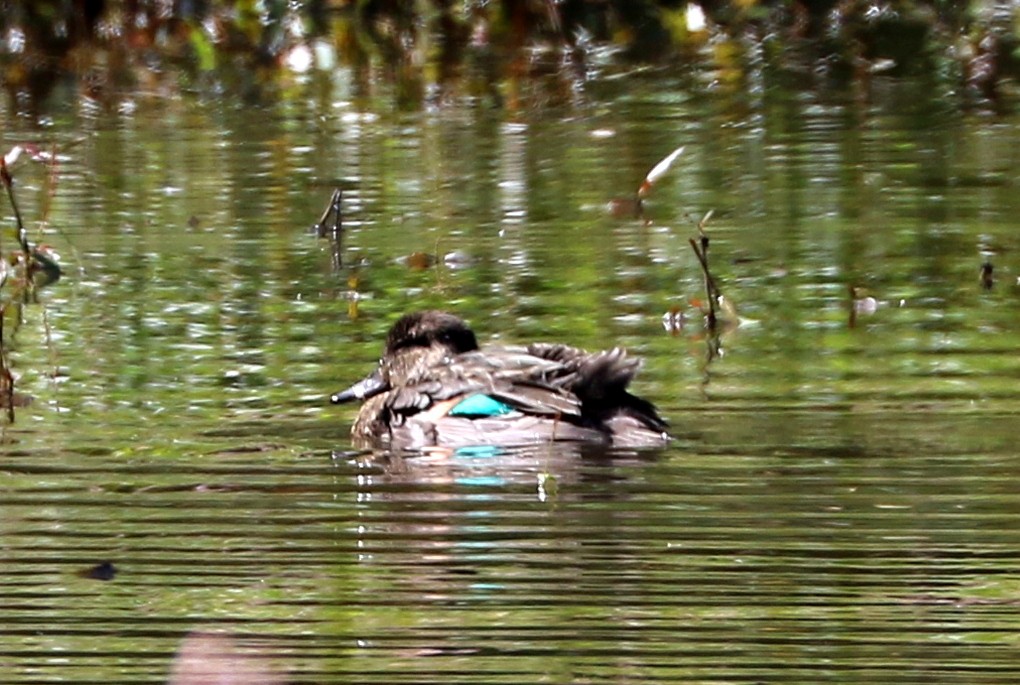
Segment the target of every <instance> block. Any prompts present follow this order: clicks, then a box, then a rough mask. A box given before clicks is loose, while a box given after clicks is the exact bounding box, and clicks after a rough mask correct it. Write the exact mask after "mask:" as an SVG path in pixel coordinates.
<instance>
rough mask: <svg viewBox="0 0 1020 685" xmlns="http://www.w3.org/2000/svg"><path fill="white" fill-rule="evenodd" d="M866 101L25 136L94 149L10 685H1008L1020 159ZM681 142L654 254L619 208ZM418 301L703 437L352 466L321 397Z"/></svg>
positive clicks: (346, 118) (705, 104)
mask: <svg viewBox="0 0 1020 685" xmlns="http://www.w3.org/2000/svg"><path fill="white" fill-rule="evenodd" d="M875 88H876V93H875V102H874V103H872V104H865V103H862V102H860V101H852V102H844V101H842V100H840V99H839V98H836V97H833V98H832V101H827V100H825V99H824V98H819V97H814V96H812V97H808V96H806V95H803V94H796V95H790V96H783V94H776V95H770V96H769V97H767V98H766V99H765V100H763V101H762V102H752V103H750V107H749V108H748V107H747V103H733V102H729V101H728V100H727V96H726V94H725V93H721V94H716V95H705V94H702V95H698V96H695V95H691V94H690V93H688V92H686V91H684V90H682V89H681V88H680V87H679V86H674V85H673V84H670V83H663V82H662V81H661V80H658V81H655V82H652V81H651V80H645V79H643V78H642V77H641V76H636V77H632V78H631V79H629V80H626V81H625V82H620V83H616V84H615V85H612V86H605V92H594V93H591V94H589V97H590V100H591V101H590V103H588V107H587V109H580V110H577V111H574V110H571V111H566V110H555V111H541V112H526V113H517V114H508V113H505V112H497V111H491V110H488V109H484V108H475V107H471V106H464V107H459V106H451V107H450V108H449V109H448V110H443V111H440V112H437V113H425V114H422V115H403V114H402V115H399V116H397V115H391V114H388V113H387V112H386V111H384V110H377V109H372V108H370V107H361V106H355V105H353V104H351V103H348V102H343V101H339V100H337V101H334V100H333V99H331V98H326V97H324V96H323V97H322V98H320V99H316V97H314V96H309V98H308V100H307V101H296V102H294V103H292V104H290V105H288V106H284V105H280V106H279V107H278V108H275V109H271V110H263V111H259V110H250V109H235V108H233V107H232V106H230V105H229V104H224V103H219V104H210V103H201V102H179V101H162V100H158V99H144V98H140V100H139V102H137V103H135V104H136V108H135V110H134V111H133V113H131V114H130V115H124V114H115V113H96V112H91V111H77V110H74V109H68V110H67V111H64V112H63V113H62V114H60V115H59V116H56V117H55V119H54V123H53V125H52V126H51V127H50V128H49V129H46V130H43V131H41V132H40V131H37V130H30V129H26V128H24V124H23V123H21V122H19V121H18V120H17V119H15V118H13V117H11V116H10V115H6V116H7V124H8V125H7V127H6V128H5V129H4V131H5V132H4V142H5V144H6V145H10V144H13V143H14V142H18V141H22V140H25V139H26V138H29V137H31V138H32V139H40V138H41V139H43V140H45V141H46V142H53V141H56V143H57V144H58V148H59V149H64V148H65V147H66V151H65V152H64V154H65V155H66V159H64V161H63V162H62V163H61V166H60V169H59V174H58V184H57V187H56V194H55V196H54V200H53V202H54V205H53V209H52V210H51V212H50V215H49V216H48V217H47V218H48V224H47V227H46V234H45V237H44V238H43V239H44V240H45V242H49V243H51V244H53V245H54V246H55V247H56V248H57V250H58V251H59V252H60V253H61V255H62V256H63V258H64V265H65V267H66V275H65V277H64V278H63V279H62V280H60V281H59V282H58V283H57V284H55V285H53V286H51V287H49V288H48V289H46V290H44V291H43V292H41V293H40V294H39V298H38V299H39V302H38V303H36V304H29V305H26V306H24V307H21V308H20V319H19V322H18V323H17V325H14V324H13V322H12V319H11V318H10V317H11V314H10V313H9V314H8V316H9V318H8V322H7V324H6V328H5V332H4V334H5V340H6V342H7V344H8V354H9V357H10V363H11V366H12V367H13V369H14V370H15V371H16V373H17V374H18V381H17V389H18V390H19V392H24V393H27V394H30V395H31V396H33V398H34V402H33V403H32V404H31V405H30V406H29V407H26V408H19V409H18V410H17V417H16V421H15V423H14V424H12V425H10V426H7V427H6V428H5V430H4V433H3V438H4V443H3V445H2V447H0V476H2V477H0V526H2V531H0V569H2V571H3V573H2V576H0V615H2V618H3V620H2V621H0V682H3V683H12V684H19V685H21V684H27V683H51V682H78V683H83V682H103V683H129V682H130V683H134V682H147V683H159V682H166V681H167V679H168V678H169V677H170V676H169V674H170V672H171V668H172V666H171V664H172V661H173V658H174V654H175V652H176V650H178V648H179V646H180V645H181V642H182V640H183V639H184V638H185V636H186V635H188V634H189V633H192V632H193V631H213V632H221V633H225V634H228V635H231V636H233V639H234V640H235V641H236V642H235V644H236V647H237V649H238V651H239V652H240V654H241V655H242V656H241V657H238V659H240V660H243V658H244V655H247V657H248V658H250V659H253V660H255V662H256V663H258V664H264V665H266V666H267V668H271V669H275V670H276V671H278V672H281V673H286V674H287V679H288V682H293V683H326V682H366V683H371V682H379V683H382V682H394V681H398V680H399V681H400V682H406V683H433V682H472V683H477V682H514V683H517V682H522V681H526V682H557V683H560V682H562V683H566V682H582V683H583V682H609V681H612V682H640V681H647V682H685V683H686V682H720V683H729V682H741V683H766V682H768V683H773V682H791V683H792V682H803V683H816V682H838V683H850V682H860V683H873V682H927V683H930V682H947V683H949V682H952V683H984V682H987V683H992V682H1015V681H1016V679H1017V676H1018V670H1020V669H1017V667H1016V664H1015V658H1014V655H1015V653H1016V648H1017V646H1018V642H1020V612H1018V609H1017V603H1018V601H1020V595H1018V594H1017V593H1018V590H1020V582H1018V579H1017V575H1016V573H1017V570H1016V569H1017V563H1016V561H1017V556H1018V553H1017V550H1018V549H1020V525H1017V524H1018V523H1020V521H1018V510H1020V508H1018V505H1017V503H1016V502H1017V500H1016V497H1015V483H1016V482H1017V480H1018V479H1017V476H1018V475H1020V474H1018V471H1020V461H1018V453H1017V447H1016V441H1017V436H1018V434H1020V433H1018V429H1017V427H1016V418H1015V417H1016V414H1017V410H1018V409H1020V385H1018V382H1017V380H1018V377H1020V355H1018V352H1020V336H1018V335H1017V334H1018V329H1020V288H1018V285H1017V278H1018V269H1020V267H1018V266H1017V255H1018V254H1020V252H1018V250H1017V247H1018V246H1017V236H1016V230H1015V217H1016V216H1018V210H1020V207H1018V205H1020V196H1018V194H1017V193H1016V192H1015V186H1016V182H1017V181H1016V179H1017V178H1018V175H1017V167H1018V162H1020V160H1018V155H1020V152H1018V151H1020V140H1018V133H1017V131H1020V128H1018V127H1017V126H1016V123H1017V122H1016V121H1014V120H1013V119H1012V118H1009V117H1000V118H992V117H990V116H987V115H983V114H980V113H973V114H961V113H959V112H957V111H953V110H951V109H950V108H949V107H948V106H947V105H945V104H944V103H943V102H942V101H941V100H940V98H939V94H938V93H932V92H928V91H927V90H926V89H925V86H924V84H920V85H915V84H911V83H903V82H892V81H891V82H888V83H885V82H882V83H877V84H876V86H875ZM678 145H686V146H687V151H686V152H685V154H684V156H683V157H682V159H681V163H680V164H679V165H678V167H677V168H676V169H675V170H674V171H673V172H672V173H671V175H669V176H668V177H667V178H666V179H664V180H663V181H662V182H661V184H660V186H659V187H657V188H656V189H655V191H654V193H653V194H652V196H651V197H650V201H649V204H648V207H647V216H648V219H649V221H648V223H647V224H646V223H643V222H641V221H637V220H633V219H630V218H614V217H612V216H610V215H609V214H608V213H607V212H606V211H605V205H606V203H607V202H608V201H609V200H610V199H611V198H614V197H620V196H626V195H628V194H629V193H631V192H632V191H633V190H634V189H635V188H636V186H637V183H638V182H639V181H640V179H641V178H642V176H643V175H644V173H645V172H646V171H647V170H648V168H650V167H651V165H652V164H654V163H655V162H656V161H657V160H658V159H659V158H661V157H662V156H663V155H664V154H666V153H667V152H668V151H669V150H672V149H674V148H675V147H677V146H678ZM17 179H18V183H19V187H18V192H19V194H20V195H19V199H20V201H21V204H22V206H23V211H25V213H26V215H28V216H27V219H28V220H29V221H30V225H31V226H32V227H33V228H32V231H33V237H34V239H36V238H37V237H38V230H37V228H36V224H35V223H31V222H36V221H37V220H38V219H39V216H38V212H39V211H40V210H39V207H40V205H41V198H42V197H43V195H44V194H45V193H46V183H45V176H44V175H43V174H42V173H41V171H40V170H38V169H33V168H32V167H30V166H29V167H21V168H19V169H18V171H17ZM336 185H342V186H343V187H344V188H345V195H344V209H345V214H346V216H345V223H346V232H345V235H344V239H343V244H342V246H341V249H340V250H339V251H337V250H335V247H336V246H335V245H333V244H331V242H330V241H329V240H328V239H326V238H319V237H317V236H316V235H315V234H314V233H313V232H311V231H310V230H309V227H310V226H311V224H312V223H313V222H314V221H315V220H316V219H317V218H318V216H319V214H320V213H321V211H322V209H323V206H324V205H325V203H326V201H327V200H328V198H329V194H330V192H331V191H332V188H333V187H334V186H336ZM709 209H714V210H715V214H714V216H713V218H712V219H711V221H710V222H709V224H708V233H709V235H710V237H711V248H710V256H711V259H712V264H713V271H714V272H715V275H716V277H717V278H718V279H719V281H720V283H721V286H722V288H723V291H724V292H725V293H726V295H727V296H728V297H729V298H730V299H731V300H732V301H733V302H735V303H736V305H737V308H738V311H739V312H740V314H741V316H742V318H743V319H744V320H745V321H744V323H743V325H741V326H739V327H734V328H732V329H727V330H726V331H725V332H724V334H723V335H722V336H721V338H720V339H719V340H713V339H712V338H711V336H706V335H705V332H704V330H703V327H702V325H701V322H700V316H699V314H698V312H697V309H696V304H692V301H693V300H697V299H704V296H703V294H702V284H701V273H700V271H699V269H698V266H697V263H696V261H695V259H694V256H693V254H692V252H691V250H690V248H689V246H688V242H687V241H688V238H690V237H692V236H694V235H696V234H697V229H696V222H697V219H698V218H700V217H701V216H703V214H704V213H705V212H706V211H707V210H709ZM33 212H35V214H34V215H33ZM418 252H422V253H429V254H433V253H438V254H439V256H440V257H444V256H446V255H448V254H449V253H455V254H454V255H453V257H451V259H449V260H442V259H441V263H440V265H439V266H431V267H428V268H425V269H417V268H415V266H414V265H415V264H416V262H417V261H420V258H419V257H417V256H415V255H414V253H418ZM337 255H339V258H340V261H341V262H342V266H339V267H338V266H337V265H336V261H337ZM986 259H987V260H990V261H991V262H992V263H993V264H994V274H995V283H994V285H993V286H992V288H991V289H990V290H985V289H984V288H983V287H982V286H981V284H980V283H979V278H978V274H979V268H980V266H981V264H982V263H983V261H985V260H986ZM851 288H855V289H856V290H855V291H854V292H853V295H851ZM869 297H870V298H872V300H867V299H866V298H869ZM855 300H856V301H857V305H856V306H857V309H856V310H855V309H854V307H855V304H854V301H855ZM425 306H443V307H446V308H449V309H452V310H454V311H457V312H458V313H460V314H462V315H464V316H465V317H466V318H468V319H469V320H471V321H472V323H473V324H474V325H475V327H476V329H477V330H478V333H479V336H480V338H481V339H482V340H484V341H490V340H500V341H507V340H510V341H526V340H531V339H545V340H563V341H565V342H569V343H572V344H575V345H581V346H587V347H600V346H606V345H610V344H615V343H619V344H623V345H626V346H627V347H628V348H630V349H631V350H633V351H634V352H635V353H637V354H639V355H641V356H643V357H644V358H645V359H646V361H647V363H646V366H645V368H644V370H643V372H642V375H641V376H640V377H639V380H638V382H637V388H636V389H637V390H638V391H639V392H640V393H641V394H643V395H646V396H648V397H649V398H650V399H652V400H654V401H655V402H656V403H657V404H658V405H659V406H660V407H661V408H662V411H663V413H664V414H665V415H666V416H667V417H668V418H669V419H670V420H671V422H672V424H673V426H674V428H675V431H674V432H675V434H676V436H677V440H676V442H675V443H674V444H673V445H671V446H670V447H669V448H667V449H663V450H659V451H651V452H641V453H629V452H613V451H605V450H594V449H581V448H577V447H570V446H564V445H555V446H548V447H543V448H541V449H533V450H508V451H506V452H505V453H503V454H497V455H493V454H488V455H484V456H483V455H478V454H473V455H469V454H462V455H454V456H452V457H448V458H437V457H429V456H424V455H422V456H411V457H400V456H386V455H371V454H365V453H358V452H354V451H352V450H351V448H350V443H349V440H348V437H347V431H348V428H349V424H350V421H351V419H352V410H349V409H337V408H333V407H330V406H328V405H327V404H326V397H327V396H328V394H329V393H330V392H331V391H334V390H337V389H339V388H341V387H343V386H345V385H347V384H348V383H349V382H350V381H351V380H353V379H355V378H358V377H360V376H361V375H363V374H364V373H365V372H366V371H367V370H368V369H369V368H370V367H371V364H372V363H373V362H374V360H375V359H376V358H377V356H378V354H379V348H380V344H381V340H382V337H383V335H384V333H385V331H386V329H387V328H388V326H389V325H390V323H391V322H392V320H393V319H394V318H395V317H396V316H397V315H398V314H399V313H402V312H404V311H407V310H410V309H413V308H420V307H425ZM672 307H679V308H681V309H682V310H683V311H684V312H685V313H686V315H687V323H686V324H685V327H684V328H683V329H682V330H679V331H676V332H674V333H672V334H671V333H669V332H667V331H666V330H664V328H663V325H662V316H663V314H664V313H666V312H668V311H669V310H670V309H671V308H672ZM852 312H853V319H852V320H851V313H852ZM851 324H852V325H851ZM238 668H240V667H238ZM238 672H241V671H238Z"/></svg>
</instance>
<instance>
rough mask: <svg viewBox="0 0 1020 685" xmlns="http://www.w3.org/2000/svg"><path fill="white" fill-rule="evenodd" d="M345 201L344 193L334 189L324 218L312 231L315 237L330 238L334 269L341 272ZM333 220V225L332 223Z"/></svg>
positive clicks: (323, 214)
mask: <svg viewBox="0 0 1020 685" xmlns="http://www.w3.org/2000/svg"><path fill="white" fill-rule="evenodd" d="M342 200H343V191H342V190H340V188H334V189H333V194H332V195H331V196H330V198H329V203H328V204H327V205H326V209H325V210H324V211H323V212H322V216H320V217H319V220H318V221H317V222H315V224H314V225H313V226H312V230H314V231H315V235H317V236H318V237H320V238H329V240H330V243H331V245H332V246H333V255H332V256H333V269H334V270H339V269H340V267H342V266H343V258H342V245H343V242H342V239H343V230H344V216H343V206H342V204H341V201H342ZM330 219H332V223H330Z"/></svg>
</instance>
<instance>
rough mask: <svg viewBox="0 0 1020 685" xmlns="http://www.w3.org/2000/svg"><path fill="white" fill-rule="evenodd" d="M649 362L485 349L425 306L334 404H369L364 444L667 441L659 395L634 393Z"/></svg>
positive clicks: (611, 355)
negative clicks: (651, 398)
mask: <svg viewBox="0 0 1020 685" xmlns="http://www.w3.org/2000/svg"><path fill="white" fill-rule="evenodd" d="M639 367H640V361H638V360H636V359H633V358H630V357H628V356H627V354H626V352H624V351H623V350H622V349H620V348H613V349H611V350H606V351H603V352H586V351H584V350H580V349H577V348H575V347H569V346H567V345H559V344H548V343H535V344H531V345H527V346H507V347H487V348H485V349H479V347H478V343H477V342H476V340H475V334H474V332H472V330H471V329H470V328H469V327H468V326H467V324H466V323H464V321H463V320H461V319H460V318H458V317H456V316H454V315H452V314H448V313H446V312H441V311H423V312H415V313H412V314H407V315H405V316H403V317H401V318H400V319H399V320H398V321H397V322H396V324H394V326H393V328H392V329H391V330H390V332H389V335H388V336H387V338H386V349H385V350H384V352H383V356H382V359H380V360H379V365H378V367H376V369H375V371H373V372H372V373H371V374H370V375H368V376H367V377H365V378H364V379H362V380H360V381H358V382H357V383H355V384H354V385H352V386H351V387H349V388H348V389H346V390H344V391H343V392H339V393H337V394H335V395H333V396H332V397H331V401H332V402H333V403H334V404H340V403H343V402H349V401H351V400H361V401H363V402H364V403H363V404H362V405H361V410H360V411H359V412H358V417H357V419H356V420H355V421H354V426H353V428H352V430H351V432H352V434H353V436H354V440H355V442H356V443H358V444H359V445H362V446H365V445H371V446H389V447H392V448H396V449H405V448H406V449H421V448H428V447H451V448H457V447H466V446H475V445H524V444H530V443H541V442H547V441H552V440H574V441H584V442H598V443H604V444H611V445H617V446H628V447H636V446H653V445H662V444H664V443H665V442H666V441H667V440H668V439H669V436H668V435H667V434H666V423H665V421H663V419H662V418H661V417H660V416H659V415H658V413H657V412H656V410H655V407H654V406H653V405H652V403H651V402H648V401H647V400H643V399H641V398H640V397H635V396H634V395H631V394H630V393H629V392H627V385H628V383H630V381H631V379H632V378H633V377H634V375H635V374H636V373H637V370H638V368H639Z"/></svg>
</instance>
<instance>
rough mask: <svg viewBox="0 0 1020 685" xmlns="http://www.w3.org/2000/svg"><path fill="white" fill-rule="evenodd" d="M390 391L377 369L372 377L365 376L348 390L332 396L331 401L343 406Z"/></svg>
mask: <svg viewBox="0 0 1020 685" xmlns="http://www.w3.org/2000/svg"><path fill="white" fill-rule="evenodd" d="M388 389H389V386H388V385H387V384H386V381H384V380H383V379H382V375H381V374H380V373H379V370H378V369H376V370H375V371H374V372H372V374H371V375H369V376H365V377H364V378H362V379H361V380H360V381H358V382H357V383H355V384H354V385H352V386H351V387H349V388H347V389H346V390H342V391H340V392H338V393H335V394H333V395H331V396H330V398H329V401H330V402H331V403H332V404H343V403H345V402H353V401H354V400H358V401H361V400H367V399H368V398H369V397H374V396H375V395H378V394H379V393H381V392H384V391H386V390H388Z"/></svg>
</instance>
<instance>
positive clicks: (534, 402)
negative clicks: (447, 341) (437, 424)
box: [442, 347, 581, 418]
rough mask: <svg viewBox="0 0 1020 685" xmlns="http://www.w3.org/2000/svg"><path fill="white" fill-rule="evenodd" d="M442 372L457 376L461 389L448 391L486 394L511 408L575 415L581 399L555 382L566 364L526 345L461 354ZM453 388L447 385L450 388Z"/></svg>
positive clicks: (529, 412) (524, 411)
mask: <svg viewBox="0 0 1020 685" xmlns="http://www.w3.org/2000/svg"><path fill="white" fill-rule="evenodd" d="M442 372H443V373H444V374H449V375H450V376H451V377H452V378H455V379H458V381H459V383H458V382H457V381H455V382H453V383H452V385H454V386H456V385H458V384H459V385H460V386H461V389H459V390H458V391H456V392H452V393H449V394H450V396H453V395H463V394H470V393H479V394H484V395H486V396H488V397H491V398H493V399H495V400H497V401H499V402H503V403H506V404H507V405H509V406H510V407H511V408H513V409H515V410H517V411H520V412H523V413H525V414H531V415H534V416H552V417H555V416H559V417H564V418H565V417H575V416H580V414H581V402H580V400H579V399H578V398H577V397H576V396H575V395H573V393H571V392H570V391H569V390H567V389H565V388H563V387H561V386H559V385H557V384H556V382H555V381H556V379H557V378H559V377H560V376H562V375H563V373H564V368H563V365H562V364H560V363H559V362H557V361H555V360H549V359H543V358H541V357H536V356H535V355H533V354H530V353H529V352H528V351H527V349H526V348H523V347H498V348H488V349H486V350H484V351H480V352H468V353H465V354H461V355H458V356H457V357H456V358H455V359H454V360H453V361H452V362H451V363H449V364H447V365H444V366H443V369H442ZM450 389H452V388H449V387H448V388H447V389H446V390H447V392H449V390H450Z"/></svg>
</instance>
